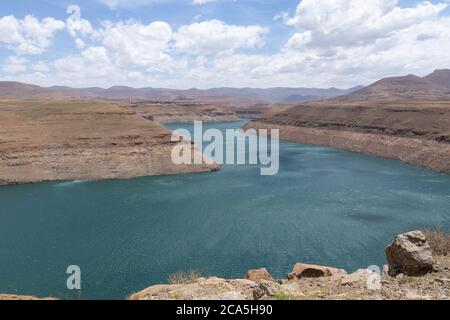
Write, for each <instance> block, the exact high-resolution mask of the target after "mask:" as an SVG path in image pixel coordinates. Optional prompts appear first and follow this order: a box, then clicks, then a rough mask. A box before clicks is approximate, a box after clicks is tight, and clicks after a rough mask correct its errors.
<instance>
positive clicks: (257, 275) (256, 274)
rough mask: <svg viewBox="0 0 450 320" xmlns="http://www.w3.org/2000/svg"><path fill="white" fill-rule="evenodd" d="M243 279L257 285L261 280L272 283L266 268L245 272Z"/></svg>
mask: <svg viewBox="0 0 450 320" xmlns="http://www.w3.org/2000/svg"><path fill="white" fill-rule="evenodd" d="M245 279H247V280H251V281H253V282H256V283H259V282H261V280H267V281H274V280H273V278H272V276H271V275H270V273H269V271H267V269H266V268H261V269H252V270H249V271H248V272H247V274H246V275H245Z"/></svg>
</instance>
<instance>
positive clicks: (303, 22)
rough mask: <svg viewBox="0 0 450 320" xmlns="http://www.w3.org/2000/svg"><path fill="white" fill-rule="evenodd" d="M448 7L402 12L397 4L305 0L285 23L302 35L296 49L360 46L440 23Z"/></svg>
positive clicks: (384, 0)
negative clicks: (438, 20) (398, 33)
mask: <svg viewBox="0 0 450 320" xmlns="http://www.w3.org/2000/svg"><path fill="white" fill-rule="evenodd" d="M446 7H447V5H446V4H443V3H441V4H432V3H430V2H423V3H420V4H418V5H417V6H416V7H413V8H404V9H402V8H400V7H398V6H397V0H371V1H360V0H303V1H301V2H300V4H299V5H298V7H297V12H296V14H295V16H294V17H293V18H291V19H288V20H287V22H286V23H287V24H288V25H292V26H294V27H295V28H296V29H297V30H298V31H299V33H298V34H297V35H296V36H295V38H296V39H298V40H300V42H299V43H298V44H297V46H302V47H303V46H306V45H308V46H315V47H326V46H328V47H329V46H358V45H363V44H368V43H372V42H374V41H376V40H377V39H380V38H386V37H390V36H391V35H392V33H393V32H398V31H400V30H403V29H406V28H408V27H410V26H413V25H415V24H418V23H421V22H423V21H429V20H433V19H437V17H438V16H439V13H440V12H442V11H443V10H444V9H445V8H446ZM294 41H295V39H291V44H292V42H294Z"/></svg>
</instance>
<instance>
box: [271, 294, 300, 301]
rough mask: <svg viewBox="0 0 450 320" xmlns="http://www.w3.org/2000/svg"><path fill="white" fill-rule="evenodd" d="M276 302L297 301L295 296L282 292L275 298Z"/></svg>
mask: <svg viewBox="0 0 450 320" xmlns="http://www.w3.org/2000/svg"><path fill="white" fill-rule="evenodd" d="M273 299H274V300H282V301H291V300H295V297H294V295H292V294H289V293H284V292H280V293H278V294H276V295H275V296H274V297H273Z"/></svg>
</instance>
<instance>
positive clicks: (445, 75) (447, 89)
mask: <svg viewBox="0 0 450 320" xmlns="http://www.w3.org/2000/svg"><path fill="white" fill-rule="evenodd" d="M334 100H335V101H337V102H354V101H397V100H407V101H412V100H427V101H440V100H450V70H436V71H435V72H433V73H432V74H430V75H428V76H426V77H424V78H421V77H418V76H415V75H411V74H410V75H407V76H404V77H393V78H386V79H382V80H380V81H377V82H375V83H374V84H372V85H370V86H368V87H365V88H362V89H360V90H357V91H355V92H353V93H350V94H347V95H343V96H340V97H338V98H335V99H334Z"/></svg>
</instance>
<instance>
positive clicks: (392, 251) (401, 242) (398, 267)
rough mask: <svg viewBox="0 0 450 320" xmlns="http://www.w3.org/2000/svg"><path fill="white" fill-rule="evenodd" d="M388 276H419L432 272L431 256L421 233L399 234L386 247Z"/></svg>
mask: <svg viewBox="0 0 450 320" xmlns="http://www.w3.org/2000/svg"><path fill="white" fill-rule="evenodd" d="M386 257H387V260H388V263H389V274H390V275H391V276H395V275H397V274H400V273H403V274H405V275H408V276H421V275H424V274H426V273H428V272H431V271H432V270H433V254H432V251H431V248H430V246H429V245H428V243H427V240H426V238H425V236H424V235H423V233H422V232H421V231H412V232H408V233H404V234H400V235H398V236H396V237H395V239H394V241H393V242H392V243H391V244H390V245H389V246H388V247H386Z"/></svg>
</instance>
